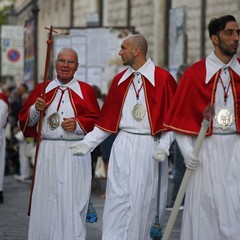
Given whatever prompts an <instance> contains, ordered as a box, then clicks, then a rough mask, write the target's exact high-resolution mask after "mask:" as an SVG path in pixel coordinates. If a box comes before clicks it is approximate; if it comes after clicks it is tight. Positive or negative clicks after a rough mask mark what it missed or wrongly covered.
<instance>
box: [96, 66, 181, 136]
mask: <svg viewBox="0 0 240 240" xmlns="http://www.w3.org/2000/svg"><path fill="white" fill-rule="evenodd" d="M125 71H126V70H124V71H123V72H121V73H119V74H118V75H116V76H115V78H114V79H113V82H112V85H111V87H110V89H109V92H108V95H107V98H106V100H105V102H104V105H103V107H102V110H101V112H100V115H99V118H98V120H97V123H96V126H97V127H99V128H100V129H102V130H104V131H107V132H112V133H116V132H117V131H118V127H119V123H120V120H121V115H122V108H123V105H124V102H125V98H126V95H127V92H128V88H129V86H130V84H131V81H132V76H130V77H128V79H126V80H125V81H123V82H122V83H121V84H119V85H118V83H119V81H120V79H121V77H122V76H123V74H124V73H125ZM143 86H144V93H145V98H146V105H147V113H148V117H149V121H150V128H151V134H152V135H155V134H157V133H159V132H161V131H166V130H167V128H166V127H165V126H163V120H164V117H165V114H166V113H167V111H168V109H169V106H170V102H171V100H172V97H173V95H174V93H175V91H176V89H177V83H176V81H175V79H174V78H173V77H172V75H171V74H170V73H168V72H167V71H165V70H164V69H161V68H159V67H157V66H156V67H155V86H153V85H152V84H151V83H150V82H149V81H148V80H147V79H146V78H145V77H143Z"/></svg>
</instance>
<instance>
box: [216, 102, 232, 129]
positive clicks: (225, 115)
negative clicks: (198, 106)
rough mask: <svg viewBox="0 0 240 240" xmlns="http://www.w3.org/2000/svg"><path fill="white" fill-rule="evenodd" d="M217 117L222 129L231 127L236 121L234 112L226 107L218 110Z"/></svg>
mask: <svg viewBox="0 0 240 240" xmlns="http://www.w3.org/2000/svg"><path fill="white" fill-rule="evenodd" d="M215 118H216V121H217V123H218V125H219V126H220V127H221V128H222V129H227V128H229V127H230V126H231V125H232V123H233V121H234V116H233V114H232V113H231V112H230V111H229V109H227V108H226V107H223V108H222V109H220V111H219V112H218V114H217V115H216V117H215Z"/></svg>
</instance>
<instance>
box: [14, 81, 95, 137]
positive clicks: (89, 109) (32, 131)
mask: <svg viewBox="0 0 240 240" xmlns="http://www.w3.org/2000/svg"><path fill="white" fill-rule="evenodd" d="M49 83H50V81H48V82H47V85H48V84H49ZM78 83H79V85H80V87H81V91H82V94H83V99H82V98H81V97H80V96H78V95H77V94H76V93H75V92H74V91H73V90H71V89H70V88H68V91H69V96H70V100H71V104H72V106H73V110H74V113H75V116H74V118H75V119H76V121H77V122H78V124H79V125H80V127H81V128H82V130H83V131H84V132H85V133H87V132H90V131H91V130H92V129H93V127H94V124H95V122H96V119H97V116H98V114H99V105H98V102H97V99H96V95H95V92H94V90H93V88H92V87H91V86H90V85H88V84H87V83H84V82H80V81H78ZM57 90H58V87H56V88H54V89H52V90H51V91H49V92H47V93H46V103H47V108H48V106H49V105H50V104H51V103H52V101H53V100H54V98H55V95H56V93H57ZM42 92H43V83H40V84H38V85H37V86H36V87H35V89H34V90H33V92H32V93H31V95H30V96H29V97H28V99H27V100H26V101H25V102H24V103H23V106H22V109H21V110H20V112H19V114H18V116H19V122H20V128H21V130H22V132H23V134H24V136H25V137H36V136H37V131H36V127H37V124H36V125H35V126H33V127H28V126H27V124H28V120H29V112H30V107H31V106H32V105H33V104H34V103H35V101H36V99H37V98H38V97H40V96H41V95H42Z"/></svg>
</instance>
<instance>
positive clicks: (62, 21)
mask: <svg viewBox="0 0 240 240" xmlns="http://www.w3.org/2000/svg"><path fill="white" fill-rule="evenodd" d="M25 2H27V3H28V4H31V2H37V4H38V7H39V12H38V80H40V79H41V77H42V75H43V70H44V64H45V53H46V44H45V42H46V39H47V36H48V35H47V34H48V33H47V32H46V31H45V30H44V27H45V26H56V27H62V28H77V27H81V28H82V27H87V26H88V25H89V21H91V20H93V21H96V22H95V24H96V26H100V27H118V26H121V27H122V26H126V27H129V26H132V27H134V29H135V31H136V32H138V33H141V34H143V35H145V36H146V38H147V40H148V42H149V57H151V58H152V59H153V61H154V62H155V63H156V64H157V65H159V66H161V67H163V68H166V69H167V68H168V58H169V42H170V39H169V27H170V26H169V12H170V10H171V9H176V8H184V9H185V15H186V16H185V34H186V39H187V40H186V43H185V50H184V51H185V55H186V57H185V62H188V63H190V64H191V63H193V62H195V61H198V60H199V59H201V58H202V57H205V56H206V55H207V54H209V53H210V52H211V51H212V45H211V42H210V40H209V37H208V31H207V24H208V22H209V20H210V19H211V18H212V17H214V16H220V15H225V14H232V15H234V16H235V17H236V18H237V19H238V20H239V10H240V1H239V0H202V1H191V0H121V1H119V0H69V1H66V0H32V1H30V0H16V2H15V10H16V15H17V18H16V22H17V24H23V22H24V18H25V20H27V19H28V18H29V17H30V15H31V11H29V8H26V9H24V7H23V8H22V9H20V8H21V6H25V5H26V4H25ZM20 3H21V4H20ZM24 11H25V15H24V14H23V12H24ZM23 16H24V17H23ZM89 19H90V20H89ZM59 32H60V33H61V32H62V33H63V29H59Z"/></svg>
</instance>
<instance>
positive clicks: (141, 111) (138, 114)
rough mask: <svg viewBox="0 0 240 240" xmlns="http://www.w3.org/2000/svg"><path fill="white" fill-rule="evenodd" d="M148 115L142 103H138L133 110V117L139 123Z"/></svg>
mask: <svg viewBox="0 0 240 240" xmlns="http://www.w3.org/2000/svg"><path fill="white" fill-rule="evenodd" d="M145 114H146V110H145V108H144V107H143V105H141V104H140V103H136V104H135V106H134V108H133V110H132V116H133V117H134V119H135V120H136V121H137V122H141V121H142V120H143V118H144V116H145Z"/></svg>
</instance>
